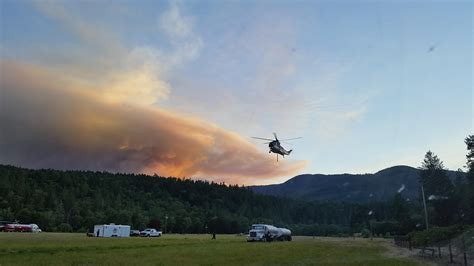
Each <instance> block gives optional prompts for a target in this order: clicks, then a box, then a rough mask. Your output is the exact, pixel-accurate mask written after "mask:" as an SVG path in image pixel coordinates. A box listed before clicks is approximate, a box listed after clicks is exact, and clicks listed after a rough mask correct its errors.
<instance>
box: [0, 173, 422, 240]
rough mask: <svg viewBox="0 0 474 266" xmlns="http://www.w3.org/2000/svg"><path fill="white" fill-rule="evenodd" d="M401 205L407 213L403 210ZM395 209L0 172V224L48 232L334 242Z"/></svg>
mask: <svg viewBox="0 0 474 266" xmlns="http://www.w3.org/2000/svg"><path fill="white" fill-rule="evenodd" d="M397 204H398V203H397ZM401 204H403V206H404V207H403V208H406V210H405V209H403V211H408V212H409V209H410V208H409V207H408V203H403V202H402V203H401ZM394 208H399V207H397V206H395V205H393V202H392V201H389V202H385V203H384V202H382V203H375V202H374V203H370V204H355V203H333V202H313V203H308V202H304V201H299V200H291V199H287V198H280V197H274V196H267V195H260V194H255V193H254V192H252V191H251V190H250V189H248V188H244V187H238V186H226V185H224V184H216V183H208V182H204V181H194V180H189V179H185V180H182V179H176V178H163V177H158V176H147V175H134V174H111V173H106V172H90V171H57V170H28V169H23V168H17V167H13V166H0V220H19V221H21V222H25V223H36V224H38V225H39V226H40V227H41V228H42V229H43V230H46V231H66V232H69V231H86V230H88V229H89V228H90V227H91V226H93V225H94V224H103V223H117V224H130V225H132V228H137V229H143V228H145V227H147V226H152V227H156V228H160V229H162V230H164V231H166V232H178V233H205V232H217V233H237V232H246V231H247V230H248V227H249V225H250V224H252V223H271V224H275V225H277V226H286V227H289V228H290V229H293V230H294V231H295V233H298V234H306V235H313V234H316V235H336V234H350V233H351V232H353V231H360V230H362V229H363V228H368V219H369V217H368V216H367V213H368V212H369V211H370V210H375V215H374V216H373V217H372V219H373V218H374V217H375V218H376V219H377V220H379V221H387V220H394V219H396V215H397V213H398V212H397V211H396V210H395V209H394ZM414 224H416V221H412V222H411V226H414ZM391 225H393V223H391ZM390 230H394V229H393V226H392V228H391V229H390Z"/></svg>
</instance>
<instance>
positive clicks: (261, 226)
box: [252, 225, 265, 230]
mask: <svg viewBox="0 0 474 266" xmlns="http://www.w3.org/2000/svg"><path fill="white" fill-rule="evenodd" d="M252 229H253V230H265V226H263V225H254V226H252Z"/></svg>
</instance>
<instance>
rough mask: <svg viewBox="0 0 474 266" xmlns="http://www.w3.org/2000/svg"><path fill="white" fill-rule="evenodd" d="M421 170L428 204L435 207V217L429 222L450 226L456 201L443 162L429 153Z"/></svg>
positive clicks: (421, 178) (421, 180)
mask: <svg viewBox="0 0 474 266" xmlns="http://www.w3.org/2000/svg"><path fill="white" fill-rule="evenodd" d="M420 169H421V173H420V183H421V184H422V185H423V187H424V192H425V198H426V200H427V204H428V205H431V206H433V207H434V217H429V218H431V219H429V220H430V221H431V223H434V224H436V225H440V226H446V225H449V224H450V223H452V222H453V217H454V215H455V211H454V210H455V208H456V200H455V199H454V197H453V196H454V186H453V183H452V182H451V180H449V177H448V175H447V174H446V171H445V169H444V165H443V162H442V161H441V160H440V159H439V158H438V156H437V155H435V154H434V153H433V152H431V151H428V152H427V153H426V154H425V158H424V160H423V162H422V164H421V168H420ZM433 218H434V219H433Z"/></svg>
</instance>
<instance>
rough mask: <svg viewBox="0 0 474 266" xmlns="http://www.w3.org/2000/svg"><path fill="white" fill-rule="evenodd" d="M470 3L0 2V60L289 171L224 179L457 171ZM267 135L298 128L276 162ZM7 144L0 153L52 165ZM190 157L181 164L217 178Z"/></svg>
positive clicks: (466, 108)
mask: <svg viewBox="0 0 474 266" xmlns="http://www.w3.org/2000/svg"><path fill="white" fill-rule="evenodd" d="M472 8H473V7H472V3H470V2H467V1H465V2H464V1H458V2H451V1H449V2H448V1H437V2H427V1H403V2H393V1H371V2H363V1H334V2H329V1H296V2H293V1H257V2H253V1H223V2H218V1H179V2H166V1H160V2H153V1H133V2H132V1H113V2H107V1H102V2H100V3H94V2H92V1H81V2H68V1H59V2H55V1H39V2H29V1H3V2H2V3H1V11H2V13H1V22H2V23H1V24H2V26H1V46H0V48H1V50H0V55H1V58H2V62H6V60H8V62H11V61H15V62H22V63H27V64H31V65H34V66H36V67H38V68H41V69H47V70H48V71H53V72H54V73H60V75H61V76H64V77H68V78H69V77H70V78H71V80H74V82H83V83H84V84H88V85H91V86H96V87H100V88H102V89H98V91H99V92H100V93H101V95H103V97H104V99H106V100H109V99H113V100H114V101H115V100H117V99H120V103H124V102H122V100H123V99H126V103H127V104H129V105H131V106H132V105H133V106H135V105H136V106H140V108H142V107H143V108H144V106H146V108H156V109H157V110H158V109H159V110H165V111H166V112H170V113H172V114H176V115H179V116H180V117H183V118H186V117H192V118H193V119H194V118H196V119H200V120H202V121H203V122H204V123H209V124H210V125H212V126H216V127H218V128H219V129H222V130H224V131H225V132H229V134H230V133H231V134H237V135H238V136H239V140H238V142H239V144H238V145H236V146H238V147H242V146H245V147H247V145H249V147H250V146H252V147H256V148H255V149H257V151H258V153H259V154H261V156H265V158H266V157H271V158H268V159H271V160H272V164H271V165H268V166H267V167H268V168H271V167H273V168H276V169H278V168H279V167H288V169H290V168H291V169H292V170H291V171H290V170H287V171H286V170H285V171H281V172H279V171H276V172H275V171H273V170H272V171H270V170H268V171H263V170H262V171H261V169H255V172H256V173H259V174H256V176H258V175H260V174H261V175H262V176H265V177H266V178H265V179H258V178H255V179H251V180H246V179H242V178H243V176H245V175H252V174H251V173H252V172H251V171H250V172H245V171H246V170H245V171H244V170H242V169H235V170H232V173H231V174H230V175H231V176H235V177H236V178H237V177H238V178H237V179H232V181H235V182H239V183H273V182H279V181H283V180H285V179H287V178H289V177H291V176H293V175H295V174H299V173H342V172H350V173H365V172H375V171H378V170H381V169H383V168H385V167H389V166H393V165H398V164H406V165H410V166H414V167H418V166H419V165H420V164H421V161H422V159H423V156H424V154H425V153H426V151H428V150H429V149H431V150H432V151H433V152H435V153H436V154H437V155H438V156H439V157H440V158H441V159H442V160H443V161H444V163H445V166H446V167H448V168H450V169H454V170H456V169H457V168H460V167H462V166H463V165H464V164H465V154H466V151H465V145H464V143H463V140H464V138H465V137H466V136H467V135H468V134H472V132H473V109H472V105H473V94H472V87H473V83H472V73H473V68H472V61H473V51H472V47H473V44H472V25H473V24H472ZM430 47H432V48H433V50H432V51H430ZM2 65H6V63H3V64H2ZM124 76H126V77H129V78H128V79H123V77H124ZM71 83H72V81H71ZM137 84H138V85H137ZM137 86H138V87H140V89H136V87H137ZM147 86H149V87H147ZM3 87H5V86H3ZM25 90H26V89H25ZM78 90H79V91H80V90H81V89H78ZM84 90H85V89H84ZM94 90H95V89H94ZM25 95H26V94H25ZM5 98H6V96H4V99H5ZM117 101H118V100H117ZM6 111H8V112H18V111H14V110H13V109H12V110H10V109H9V110H6ZM55 123H59V122H58V121H56V122H54V123H53V124H55ZM144 128H145V127H144ZM144 130H145V129H144ZM272 132H277V133H278V134H279V136H280V137H281V138H291V137H300V136H301V137H303V139H301V140H297V141H294V142H293V146H289V147H288V148H293V149H294V152H293V153H292V154H291V156H290V157H289V158H285V162H284V163H281V164H275V163H274V162H273V160H274V158H273V156H270V155H269V154H268V153H267V147H266V146H265V145H262V144H261V143H260V141H258V140H254V139H251V138H250V136H260V137H271V134H272ZM130 134H132V133H130ZM123 137H124V138H128V136H123ZM228 141H232V140H230V139H229V140H228ZM240 142H242V143H240ZM244 142H245V143H244ZM213 143H216V142H213ZM5 145H6V144H5ZM114 145H116V144H114ZM137 145H138V144H137ZM156 145H160V143H158V144H156ZM138 146H140V147H142V146H144V145H141V144H140V145H138ZM207 147H211V149H215V150H219V151H220V150H222V149H224V150H225V148H222V147H220V146H216V145H214V146H212V145H211V146H207ZM10 148H11V149H13V150H15V149H16V148H15V147H10ZM135 148H136V147H135ZM17 150H18V156H17V157H15V158H8V157H3V158H0V159H2V160H3V162H5V163H14V164H21V165H25V166H31V167H43V166H51V164H44V163H37V162H35V161H34V160H32V159H31V160H30V159H29V160H26V159H24V157H22V156H21V154H23V153H26V152H27V151H25V150H21V149H19V148H18V149H17ZM171 150H173V149H172V148H170V151H171ZM231 151H232V150H230V152H231ZM246 151H248V150H242V151H240V150H238V151H236V153H237V154H238V156H245V152H246ZM252 152H254V151H253V150H252ZM172 153H173V154H175V152H174V151H173V152H172ZM177 154H179V153H177ZM225 154H227V153H225ZM176 156H178V157H179V155H176ZM255 156H257V155H255ZM259 156H260V155H259ZM236 157H237V156H236ZM259 158H260V157H259ZM208 159H209V158H207V159H206V160H208ZM209 160H210V159H209ZM211 161H212V160H211ZM302 162H304V166H302V165H303V164H302ZM156 163H157V164H158V165H159V166H162V167H163V168H167V167H170V166H169V165H165V166H163V165H162V164H161V163H162V162H161V161H159V160H157V161H156ZM220 163H222V162H220ZM234 163H235V164H239V163H242V162H241V161H235V162H234ZM265 163H266V164H269V162H268V161H267V160H266V159H265ZM298 163H300V164H299V166H298V167H291V165H296V164H298ZM190 164H191V163H190ZM285 164H286V165H285ZM154 165H155V164H154ZM173 165H175V166H176V165H179V164H177V163H176V162H173ZM183 165H188V164H184V163H183ZM192 165H193V166H192V167H191V166H189V167H190V168H189V169H193V170H192V171H191V170H189V171H179V173H182V174H185V175H191V176H206V177H207V176H210V177H209V178H210V179H213V177H212V176H222V175H225V169H220V170H219V171H217V170H216V172H208V171H206V170H203V169H201V168H200V167H203V166H200V167H197V166H196V165H195V164H192ZM52 166H55V165H54V164H53V165H52ZM155 166H156V165H155ZM155 166H153V167H151V166H149V165H147V166H146V167H142V168H140V167H138V168H130V169H128V168H125V169H123V168H121V167H119V168H117V167H113V166H110V167H105V166H103V165H99V166H98V169H102V168H103V169H105V170H128V171H144V172H148V171H145V170H143V169H145V168H146V169H150V167H151V169H154V170H156V169H159V167H158V166H156V167H155ZM74 167H76V168H88V166H84V167H81V166H80V165H74ZM154 167H155V168H154ZM157 167H158V168H157ZM180 167H181V166H180ZM183 167H184V166H183ZM254 167H257V166H254ZM196 169H197V170H196ZM245 169H246V168H245ZM239 171H243V173H241V174H239ZM166 173H175V172H173V171H171V172H166ZM268 176H271V177H268ZM213 180H214V179H213ZM232 181H230V182H232ZM227 182H229V181H228V180H227Z"/></svg>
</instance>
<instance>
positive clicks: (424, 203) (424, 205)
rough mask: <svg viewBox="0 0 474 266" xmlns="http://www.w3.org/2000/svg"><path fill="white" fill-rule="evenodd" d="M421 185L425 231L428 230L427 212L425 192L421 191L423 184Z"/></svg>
mask: <svg viewBox="0 0 474 266" xmlns="http://www.w3.org/2000/svg"><path fill="white" fill-rule="evenodd" d="M420 185H421V196H422V197H423V207H424V209H425V224H426V229H428V212H427V211H426V199H425V190H424V189H423V182H420Z"/></svg>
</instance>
